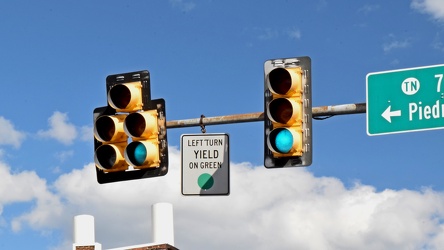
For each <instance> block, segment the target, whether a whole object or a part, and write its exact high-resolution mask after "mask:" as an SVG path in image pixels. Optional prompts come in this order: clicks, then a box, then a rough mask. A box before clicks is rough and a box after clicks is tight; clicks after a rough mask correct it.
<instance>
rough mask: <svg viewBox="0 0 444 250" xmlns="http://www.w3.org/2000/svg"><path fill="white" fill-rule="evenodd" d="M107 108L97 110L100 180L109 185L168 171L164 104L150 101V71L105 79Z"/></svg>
mask: <svg viewBox="0 0 444 250" xmlns="http://www.w3.org/2000/svg"><path fill="white" fill-rule="evenodd" d="M106 90H107V100H108V105H107V106H105V107H100V108H96V109H95V110H94V151H95V152H94V162H95V164H96V173H97V180H98V182H99V183H108V182H116V181H124V180H133V179H140V178H148V177H155V176H162V175H165V174H166V173H167V172H168V143H167V133H166V114H165V101H164V100H163V99H156V100H151V95H150V78H149V72H148V71H138V72H131V73H124V74H118V75H110V76H108V77H107V78H106Z"/></svg>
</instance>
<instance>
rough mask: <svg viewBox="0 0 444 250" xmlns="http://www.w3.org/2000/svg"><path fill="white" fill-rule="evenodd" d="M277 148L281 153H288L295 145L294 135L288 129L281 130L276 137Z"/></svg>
mask: <svg viewBox="0 0 444 250" xmlns="http://www.w3.org/2000/svg"><path fill="white" fill-rule="evenodd" d="M275 145H276V149H277V150H278V151H279V152H280V153H284V154H286V153H288V152H290V150H291V148H292V147H293V135H292V134H291V132H290V131H288V130H287V129H283V130H281V131H279V133H278V134H277V135H276V138H275Z"/></svg>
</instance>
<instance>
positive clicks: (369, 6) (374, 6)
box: [358, 4, 380, 14]
mask: <svg viewBox="0 0 444 250" xmlns="http://www.w3.org/2000/svg"><path fill="white" fill-rule="evenodd" d="M379 7H380V6H379V5H377V4H366V5H364V6H362V7H361V8H359V9H358V13H364V14H368V13H370V12H373V11H376V10H378V9H379Z"/></svg>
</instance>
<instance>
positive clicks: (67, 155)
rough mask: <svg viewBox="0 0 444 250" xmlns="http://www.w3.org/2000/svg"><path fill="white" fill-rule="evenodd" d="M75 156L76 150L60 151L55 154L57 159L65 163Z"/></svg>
mask: <svg viewBox="0 0 444 250" xmlns="http://www.w3.org/2000/svg"><path fill="white" fill-rule="evenodd" d="M73 156H74V150H67V151H60V152H57V153H56V154H55V157H56V158H57V159H59V161H60V162H65V161H66V160H67V159H70V158H72V157H73Z"/></svg>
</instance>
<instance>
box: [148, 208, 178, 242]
mask: <svg viewBox="0 0 444 250" xmlns="http://www.w3.org/2000/svg"><path fill="white" fill-rule="evenodd" d="M151 217H152V223H153V225H152V231H153V241H154V242H155V243H158V244H169V245H171V246H174V223H173V205H172V204H170V203H156V204H154V205H152V213H151Z"/></svg>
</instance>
